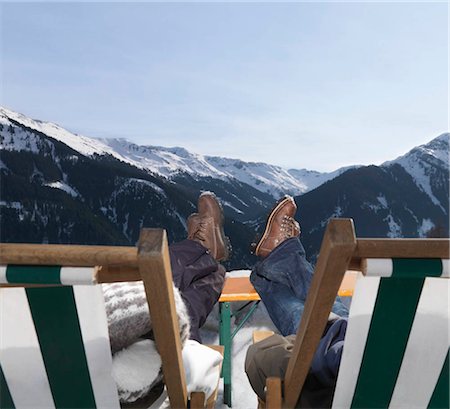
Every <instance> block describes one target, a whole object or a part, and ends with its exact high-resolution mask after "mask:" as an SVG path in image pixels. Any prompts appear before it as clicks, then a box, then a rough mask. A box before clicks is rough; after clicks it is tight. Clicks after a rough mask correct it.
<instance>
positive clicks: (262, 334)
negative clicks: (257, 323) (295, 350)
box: [252, 331, 275, 344]
mask: <svg viewBox="0 0 450 409" xmlns="http://www.w3.org/2000/svg"><path fill="white" fill-rule="evenodd" d="M273 334H275V332H273V331H253V337H252V338H253V343H254V344H256V343H257V342H259V341H262V340H263V339H266V338H269V337H271V336H272V335H273Z"/></svg>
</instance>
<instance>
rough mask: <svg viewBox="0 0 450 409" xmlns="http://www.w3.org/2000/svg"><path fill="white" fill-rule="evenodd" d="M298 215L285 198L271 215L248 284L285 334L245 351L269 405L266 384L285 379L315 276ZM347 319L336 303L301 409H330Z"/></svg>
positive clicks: (251, 374) (253, 382)
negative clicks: (304, 408)
mask: <svg viewBox="0 0 450 409" xmlns="http://www.w3.org/2000/svg"><path fill="white" fill-rule="evenodd" d="M296 211H297V206H296V204H295V201H294V199H293V198H292V197H290V196H286V197H284V198H283V199H282V200H280V201H279V202H278V203H277V205H276V206H275V208H274V209H273V210H272V212H271V213H270V214H269V217H268V219H267V224H266V228H265V231H264V234H263V236H262V237H261V240H260V241H259V242H258V244H257V246H256V250H255V254H256V255H257V256H259V257H260V258H261V260H260V261H259V262H258V263H257V264H256V265H255V266H254V268H253V270H252V273H251V275H250V281H251V282H252V284H253V286H254V287H255V289H256V291H257V292H258V294H259V296H260V297H261V299H262V301H263V302H264V305H265V306H266V309H267V311H268V313H269V316H270V318H271V319H272V321H273V323H274V324H275V326H276V327H277V329H278V330H279V331H280V333H281V335H277V334H275V335H272V336H271V337H269V338H266V339H265V340H263V341H260V342H258V343H256V344H254V345H252V346H250V347H249V349H248V351H247V356H246V361H245V371H246V373H247V376H248V379H249V381H250V384H251V386H252V388H253V390H254V391H255V392H256V394H257V395H258V396H259V397H260V398H261V399H262V400H265V391H264V388H265V385H266V379H267V378H268V377H272V376H275V377H280V378H281V379H283V378H284V375H285V373H286V369H287V364H288V361H289V357H290V356H291V354H292V349H293V345H294V343H295V334H296V333H297V329H298V327H299V324H300V320H301V317H302V314H303V310H304V306H305V302H306V297H307V294H308V291H309V287H310V285H311V279H312V275H313V271H314V269H313V267H312V266H311V264H310V263H309V262H308V261H307V260H306V255H305V250H304V248H303V245H302V243H301V241H300V239H299V236H300V226H299V224H298V222H297V221H296V220H295V219H294V216H295V213H296ZM347 317H348V309H347V307H346V306H345V305H344V304H343V303H342V301H341V299H340V298H339V297H337V299H336V301H335V303H334V305H333V308H332V313H331V315H330V318H329V322H328V325H327V327H326V329H325V332H324V334H323V336H322V339H321V340H320V343H319V346H318V348H317V350H316V353H315V355H314V358H313V361H312V365H311V368H310V371H309V373H308V376H307V379H306V382H305V386H304V388H303V391H302V393H301V395H300V399H299V402H298V406H300V407H319V408H325V407H330V406H331V402H332V398H333V394H334V389H335V385H336V379H337V373H338V369H339V365H340V361H341V356H342V348H343V345H344V336H345V332H346V329H347Z"/></svg>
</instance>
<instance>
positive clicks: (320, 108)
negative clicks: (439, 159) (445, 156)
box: [0, 2, 449, 171]
mask: <svg viewBox="0 0 450 409" xmlns="http://www.w3.org/2000/svg"><path fill="white" fill-rule="evenodd" d="M0 22H1V31H0V34H1V38H0V40H1V42H0V47H1V48H0V63H1V65H0V80H1V82H0V104H1V105H3V106H6V107H8V108H10V109H13V110H15V111H18V112H21V113H23V114H25V115H28V116H30V117H32V118H35V119H41V120H46V121H51V122H56V123H58V124H59V125H61V126H63V127H65V128H67V129H69V130H71V131H74V132H77V133H81V134H83V135H86V136H90V137H111V138H113V137H123V138H127V139H129V140H131V141H133V142H135V143H138V144H140V145H161V146H182V147H185V148H187V149H188V150H190V151H193V152H197V153H201V154H207V155H217V156H225V157H232V158H240V159H243V160H248V161H261V162H267V163H271V164H275V165H280V166H282V167H285V168H297V169H299V168H307V169H314V170H319V171H331V170H334V169H337V168H338V167H341V166H346V165H352V164H365V165H368V164H380V163H382V162H384V161H386V160H391V159H394V158H396V157H397V156H399V155H402V154H404V153H406V152H407V151H409V150H410V149H411V148H413V147H414V146H417V145H420V144H423V143H426V142H428V141H430V140H431V139H433V138H434V137H436V136H438V135H439V134H441V133H443V132H446V131H447V130H448V129H449V118H448V108H449V97H448V94H449V87H448V75H449V74H448V71H449V65H448V54H449V53H448V42H449V31H448V26H449V11H448V4H447V3H446V2H435V3H433V2H424V3H420V2H411V3H410V2H395V3H394V2H346V3H341V2H298V3H275V2H268V3H259V2H250V3H241V2H233V3H232V2H227V3H219V2H200V3H191V2H183V3H174V2H165V3H156V2H133V3H127V2H96V3H91V2H78V3H70V2H44V3H34V2H26V3H21V2H0Z"/></svg>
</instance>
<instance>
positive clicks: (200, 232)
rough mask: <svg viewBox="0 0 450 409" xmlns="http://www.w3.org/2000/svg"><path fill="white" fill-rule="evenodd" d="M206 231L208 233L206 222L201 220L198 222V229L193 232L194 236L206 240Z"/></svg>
mask: <svg viewBox="0 0 450 409" xmlns="http://www.w3.org/2000/svg"><path fill="white" fill-rule="evenodd" d="M205 233H206V222H204V221H200V222H199V223H198V227H197V230H196V231H195V233H194V234H193V237H194V238H196V239H198V240H200V241H205V240H206V237H205Z"/></svg>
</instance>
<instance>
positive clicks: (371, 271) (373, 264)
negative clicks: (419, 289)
mask: <svg viewBox="0 0 450 409" xmlns="http://www.w3.org/2000/svg"><path fill="white" fill-rule="evenodd" d="M366 262H367V264H366V270H365V274H366V275H367V276H377V277H415V278H424V277H443V278H450V260H448V259H433V258H431V259H423V258H422V259H417V258H416V259H411V258H409V259H402V258H396V259H390V258H369V259H366Z"/></svg>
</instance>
